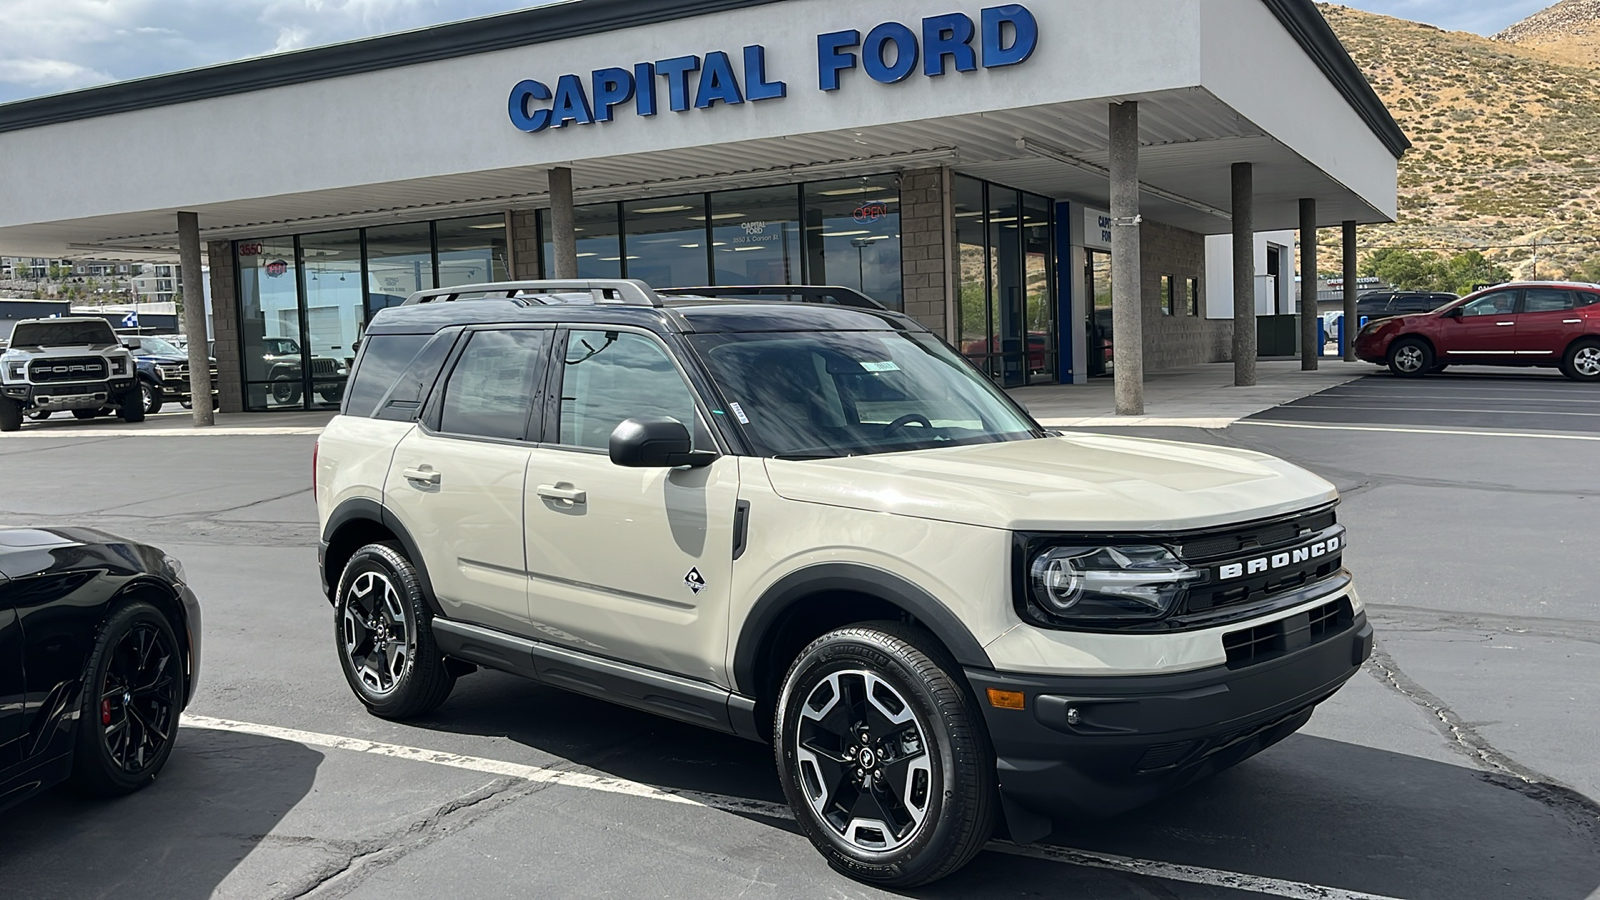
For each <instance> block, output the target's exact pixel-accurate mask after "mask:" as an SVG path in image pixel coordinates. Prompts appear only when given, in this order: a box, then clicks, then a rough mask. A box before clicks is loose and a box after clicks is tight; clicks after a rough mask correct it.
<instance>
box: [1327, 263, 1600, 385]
mask: <svg viewBox="0 0 1600 900" xmlns="http://www.w3.org/2000/svg"><path fill="white" fill-rule="evenodd" d="M1356 356H1359V357H1360V358H1362V359H1364V360H1366V361H1367V362H1373V363H1378V364H1379V365H1387V366H1388V367H1389V369H1390V371H1392V372H1394V373H1395V374H1396V375H1404V376H1408V377H1413V378H1414V377H1419V376H1422V375H1426V374H1428V373H1430V372H1440V371H1443V370H1444V368H1445V367H1446V366H1449V365H1467V364H1470V365H1474V366H1543V367H1546V368H1557V367H1559V368H1560V369H1561V371H1562V372H1563V373H1565V374H1566V376H1567V377H1568V378H1571V379H1573V380H1574V381H1600V285H1594V284H1572V283H1567V282H1528V283H1519V284H1503V285H1499V286H1497V287H1492V288H1489V289H1487V290H1483V291H1479V292H1478V293H1476V294H1470V295H1468V296H1466V297H1463V298H1461V299H1460V300H1457V301H1456V302H1454V303H1451V304H1448V305H1446V306H1443V307H1440V308H1439V309H1436V310H1434V311H1433V312H1429V313H1419V314H1417V315H1412V316H1399V317H1397V318H1393V319H1381V320H1379V321H1376V322H1372V323H1371V324H1369V325H1367V327H1366V328H1363V329H1362V330H1361V333H1360V334H1359V335H1358V336H1357V337H1356Z"/></svg>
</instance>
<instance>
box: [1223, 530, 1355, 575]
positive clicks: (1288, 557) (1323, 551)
mask: <svg viewBox="0 0 1600 900" xmlns="http://www.w3.org/2000/svg"><path fill="white" fill-rule="evenodd" d="M1343 544H1344V539H1343V537H1342V536H1335V537H1330V538H1327V539H1326V540H1321V541H1317V542H1316V543H1315V544H1307V545H1305V546H1304V547H1296V548H1294V549H1293V550H1285V551H1283V552H1281V553H1274V554H1272V555H1271V556H1258V557H1256V558H1255V559H1247V560H1245V561H1244V562H1236V563H1228V564H1227V565H1225V566H1219V567H1217V580H1219V581H1230V580H1232V579H1234V578H1243V577H1245V576H1246V575H1259V574H1261V573H1262V572H1271V571H1273V570H1274V569H1287V568H1288V567H1290V566H1297V565H1299V564H1301V563H1304V562H1310V561H1311V560H1313V559H1317V558H1318V557H1322V556H1327V555H1328V554H1329V553H1337V552H1338V551H1339V548H1340V547H1341V546H1343Z"/></svg>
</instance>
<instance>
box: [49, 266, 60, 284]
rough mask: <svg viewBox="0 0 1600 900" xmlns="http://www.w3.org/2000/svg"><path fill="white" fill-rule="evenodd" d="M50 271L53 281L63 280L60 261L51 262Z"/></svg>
mask: <svg viewBox="0 0 1600 900" xmlns="http://www.w3.org/2000/svg"><path fill="white" fill-rule="evenodd" d="M49 273H50V280H51V281H60V280H61V264H60V263H51V264H50V269H49Z"/></svg>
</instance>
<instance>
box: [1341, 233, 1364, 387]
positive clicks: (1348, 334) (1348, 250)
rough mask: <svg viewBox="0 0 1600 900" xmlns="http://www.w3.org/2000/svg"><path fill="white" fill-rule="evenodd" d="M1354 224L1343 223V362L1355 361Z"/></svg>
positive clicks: (1355, 279)
mask: <svg viewBox="0 0 1600 900" xmlns="http://www.w3.org/2000/svg"><path fill="white" fill-rule="evenodd" d="M1358 279H1359V275H1358V274H1357V273H1356V223H1354V222H1346V223H1344V361H1345V362H1355V361H1356V332H1357V331H1360V330H1361V329H1360V328H1359V327H1358V326H1357V324H1356V282H1357V281H1358Z"/></svg>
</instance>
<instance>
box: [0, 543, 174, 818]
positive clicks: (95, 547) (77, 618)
mask: <svg viewBox="0 0 1600 900" xmlns="http://www.w3.org/2000/svg"><path fill="white" fill-rule="evenodd" d="M199 669H200V604H199V601H198V600H196V599H195V596H194V593H193V592H192V591H190V590H189V587H188V586H187V585H186V584H185V583H184V574H183V567H182V566H181V565H180V564H179V563H178V561H177V560H175V559H173V558H172V557H170V556H168V555H166V554H165V553H163V552H161V551H160V550H157V549H156V548H154V547H147V546H145V545H143V544H135V543H132V542H129V541H125V540H123V539H121V538H118V537H113V536H112V535H109V534H106V533H104V532H101V531H95V530H93V529H89V528H49V529H31V528H0V809H4V808H5V807H7V806H10V805H11V804H13V803H16V802H18V801H20V800H22V799H23V798H24V797H27V796H29V795H31V794H33V793H35V792H37V791H40V790H43V789H45V788H47V787H50V786H51V785H53V784H56V783H58V782H61V781H66V780H69V779H70V780H71V782H72V783H73V786H74V787H77V788H79V789H81V790H83V791H84V792H86V793H91V794H101V795H115V794H125V793H128V792H130V791H134V790H138V789H139V788H141V787H144V786H145V785H146V784H149V783H150V782H151V781H153V780H155V777H156V773H158V772H160V771H161V767H162V766H163V765H165V764H166V761H167V757H168V756H169V755H171V753H172V744H173V741H174V740H175V739H176V738H177V736H178V716H179V714H180V713H182V712H183V708H184V706H185V705H186V704H187V703H188V702H189V698H190V697H192V696H193V695H194V687H195V679H196V676H197V675H198V673H199Z"/></svg>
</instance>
